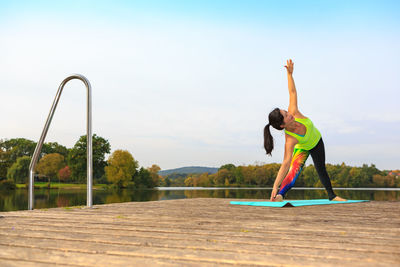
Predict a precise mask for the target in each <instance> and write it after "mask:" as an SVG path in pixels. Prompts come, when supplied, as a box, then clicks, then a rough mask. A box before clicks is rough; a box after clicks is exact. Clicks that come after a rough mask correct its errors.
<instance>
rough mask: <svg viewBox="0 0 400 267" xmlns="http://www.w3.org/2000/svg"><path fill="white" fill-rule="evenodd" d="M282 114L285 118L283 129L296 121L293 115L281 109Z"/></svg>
mask: <svg viewBox="0 0 400 267" xmlns="http://www.w3.org/2000/svg"><path fill="white" fill-rule="evenodd" d="M280 111H281V114H282V116H283V123H284V124H283V125H281V127H286V126H287V125H289V124H290V123H292V122H293V121H294V117H293V115H292V114H290V113H289V112H287V111H286V110H284V109H281V110H280Z"/></svg>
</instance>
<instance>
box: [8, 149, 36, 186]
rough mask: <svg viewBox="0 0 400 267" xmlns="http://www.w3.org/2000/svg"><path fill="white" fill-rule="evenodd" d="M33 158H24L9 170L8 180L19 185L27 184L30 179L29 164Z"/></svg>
mask: <svg viewBox="0 0 400 267" xmlns="http://www.w3.org/2000/svg"><path fill="white" fill-rule="evenodd" d="M30 163H31V157H29V156H22V157H20V158H18V159H17V161H16V162H15V163H14V164H13V165H12V166H11V167H10V168H9V169H8V172H7V179H9V180H12V181H14V183H18V184H27V183H28V181H29V180H28V179H29V164H30Z"/></svg>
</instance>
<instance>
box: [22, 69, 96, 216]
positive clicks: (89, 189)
mask: <svg viewBox="0 0 400 267" xmlns="http://www.w3.org/2000/svg"><path fill="white" fill-rule="evenodd" d="M73 79H78V80H81V81H82V82H83V83H84V84H85V85H86V89H87V94H86V95H87V114H86V115H87V117H86V118H87V120H86V135H87V136H86V139H87V140H86V141H87V147H86V150H87V152H86V153H87V200H86V203H87V206H88V207H90V208H91V207H92V206H93V203H92V184H93V149H92V87H91V86H90V83H89V81H88V79H86V78H85V77H84V76H83V75H80V74H72V75H71V76H68V77H67V78H65V79H64V81H62V82H61V84H60V87H58V91H57V94H56V96H55V98H54V101H53V105H52V106H51V109H50V113H49V116H48V117H47V121H46V124H45V125H44V128H43V132H42V135H41V136H40V140H39V142H38V143H37V145H36V148H35V152H34V153H33V156H32V160H31V164H30V165H29V200H28V209H29V210H33V202H34V195H33V185H34V177H35V171H34V170H35V167H36V164H37V161H38V159H39V155H40V151H41V150H42V146H43V142H44V139H45V138H46V135H47V131H48V130H49V126H50V123H51V120H52V119H53V115H54V111H55V110H56V107H57V104H58V100H59V99H60V96H61V93H62V90H63V89H64V86H65V84H66V83H67V82H69V81H70V80H73Z"/></svg>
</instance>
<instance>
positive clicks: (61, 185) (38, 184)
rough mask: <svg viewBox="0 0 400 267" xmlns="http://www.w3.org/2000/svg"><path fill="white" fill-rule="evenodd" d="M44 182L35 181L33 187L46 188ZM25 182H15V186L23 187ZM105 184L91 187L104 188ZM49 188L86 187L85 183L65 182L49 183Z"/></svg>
mask: <svg viewBox="0 0 400 267" xmlns="http://www.w3.org/2000/svg"><path fill="white" fill-rule="evenodd" d="M47 185H48V183H46V182H35V188H47ZM25 187H27V185H26V184H17V188H25ZM106 187H107V185H106V184H96V185H93V189H103V188H106ZM50 189H86V184H65V183H51V184H50Z"/></svg>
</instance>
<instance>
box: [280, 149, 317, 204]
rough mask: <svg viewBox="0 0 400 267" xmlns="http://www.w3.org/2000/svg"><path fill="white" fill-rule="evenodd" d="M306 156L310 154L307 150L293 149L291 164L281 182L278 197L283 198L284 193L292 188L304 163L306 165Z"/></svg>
mask: <svg viewBox="0 0 400 267" xmlns="http://www.w3.org/2000/svg"><path fill="white" fill-rule="evenodd" d="M308 155H310V152H309V151H308V150H302V149H294V151H293V156H292V162H291V163H290V168H289V171H288V173H287V175H286V177H285V179H283V181H282V184H281V187H280V190H279V193H278V194H279V195H282V197H284V196H285V194H286V192H287V191H289V189H290V188H292V187H293V185H294V183H295V182H296V179H297V177H299V175H300V173H301V170H302V169H303V166H304V163H306V160H307V158H308Z"/></svg>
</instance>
